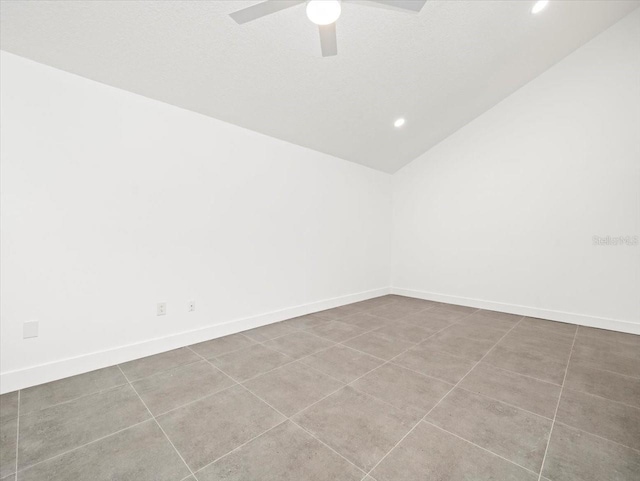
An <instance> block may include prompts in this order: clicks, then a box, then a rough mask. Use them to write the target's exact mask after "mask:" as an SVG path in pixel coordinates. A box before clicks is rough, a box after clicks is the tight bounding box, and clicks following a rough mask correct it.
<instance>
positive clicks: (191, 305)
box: [187, 301, 196, 312]
mask: <svg viewBox="0 0 640 481" xmlns="http://www.w3.org/2000/svg"><path fill="white" fill-rule="evenodd" d="M195 310H196V301H189V303H188V304H187V311H189V312H193V311H195Z"/></svg>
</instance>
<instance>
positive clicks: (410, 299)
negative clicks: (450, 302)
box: [390, 294, 442, 309]
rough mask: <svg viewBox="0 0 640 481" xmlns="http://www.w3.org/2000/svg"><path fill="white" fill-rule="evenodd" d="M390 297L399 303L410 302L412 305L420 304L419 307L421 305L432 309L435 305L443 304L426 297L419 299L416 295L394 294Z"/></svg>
mask: <svg viewBox="0 0 640 481" xmlns="http://www.w3.org/2000/svg"><path fill="white" fill-rule="evenodd" d="M390 298H391V299H392V300H393V301H395V302H397V303H399V304H408V305H412V306H418V307H421V308H422V309H431V308H433V307H437V306H441V305H442V304H441V303H440V302H435V301H428V300H426V299H418V298H416V297H406V296H398V295H393V294H392V295H391V296H390Z"/></svg>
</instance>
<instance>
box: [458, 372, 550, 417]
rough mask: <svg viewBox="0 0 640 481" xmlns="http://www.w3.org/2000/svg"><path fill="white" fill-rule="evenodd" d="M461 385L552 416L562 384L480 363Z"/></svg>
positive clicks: (546, 415) (534, 411)
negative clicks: (539, 379) (558, 384)
mask: <svg viewBox="0 0 640 481" xmlns="http://www.w3.org/2000/svg"><path fill="white" fill-rule="evenodd" d="M460 387H461V388H464V389H467V390H468V391H472V392H475V393H479V394H484V395H485V396H488V397H492V398H494V399H497V400H498V401H503V402H506V403H509V404H513V405H514V406H517V407H520V408H522V409H526V410H527V411H531V412H533V413H536V414H540V415H541V416H545V417H547V418H550V419H553V417H554V415H555V412H556V406H557V404H558V397H559V396H560V386H557V385H555V384H551V383H547V382H543V381H538V380H536V379H532V378H530V377H525V376H522V375H520V374H516V373H512V372H509V371H505V370H502V369H497V368H494V367H491V366H490V365H488V364H484V363H480V364H478V365H477V366H476V367H475V369H473V371H471V372H470V373H469V374H468V375H467V377H465V378H464V379H463V381H462V382H461V383H460Z"/></svg>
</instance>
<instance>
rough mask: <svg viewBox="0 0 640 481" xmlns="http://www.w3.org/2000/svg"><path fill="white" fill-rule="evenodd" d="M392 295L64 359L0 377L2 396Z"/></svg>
mask: <svg viewBox="0 0 640 481" xmlns="http://www.w3.org/2000/svg"><path fill="white" fill-rule="evenodd" d="M386 294H389V288H388V287H385V288H380V289H374V290H371V291H366V292H359V293H356V294H350V295H347V296H342V297H335V298H332V299H326V300H323V301H318V302H313V303H310V304H305V305H302V306H295V307H289V308H287V309H282V310H279V311H274V312H268V313H266V314H260V315H258V316H252V317H245V318H243V319H236V320H232V321H228V322H225V323H222V324H216V325H214V326H208V327H205V328H202V329H196V330H193V331H186V332H180V333H177V334H172V335H170V336H166V337H160V338H156V339H149V340H147V341H142V342H139V343H136V344H129V345H126V346H119V347H115V348H113V349H108V350H105V351H99V352H93V353H91V354H86V355H82V356H77V357H72V358H68V359H61V360H58V361H54V362H50V363H47V364H40V365H38V366H32V367H28V368H24V369H19V370H16V371H9V372H5V373H2V374H0V394H3V393H6V392H12V391H16V390H18V389H24V388H27V387H30V386H36V385H38V384H42V383H45V382H50V381H55V380H58V379H63V378H65V377H69V376H74V375H76V374H82V373H85V372H89V371H93V370H95V369H101V368H103V367H108V366H113V365H115V364H120V363H123V362H127V361H132V360H134V359H139V358H141V357H145V356H151V355H153V354H158V353H161V352H165V351H169V350H171V349H177V348H179V347H184V346H188V345H190V344H195V343H198V342H203V341H208V340H209V339H215V338H218V337H222V336H228V335H229V334H235V333H237V332H241V331H246V330H247V329H252V328H254V327H260V326H264V325H266V324H271V323H274V322H278V321H284V320H285V319H290V318H292V317H297V316H303V315H305V314H310V313H312V312H318V311H322V310H325V309H331V308H333V307H338V306H343V305H345V304H351V303H352V302H358V301H364V300H366V299H371V298H373V297H378V296H384V295H386Z"/></svg>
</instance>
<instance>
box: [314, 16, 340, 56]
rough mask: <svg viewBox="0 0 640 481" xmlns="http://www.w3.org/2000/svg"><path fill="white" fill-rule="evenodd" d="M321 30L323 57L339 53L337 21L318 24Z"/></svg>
mask: <svg viewBox="0 0 640 481" xmlns="http://www.w3.org/2000/svg"><path fill="white" fill-rule="evenodd" d="M318 29H319V30H320V48H321V49H322V56H323V57H332V56H334V55H338V38H337V37H336V23H335V22H333V23H331V24H329V25H318Z"/></svg>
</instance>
